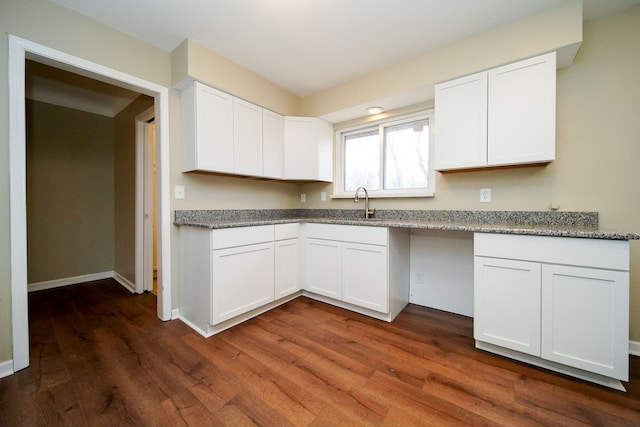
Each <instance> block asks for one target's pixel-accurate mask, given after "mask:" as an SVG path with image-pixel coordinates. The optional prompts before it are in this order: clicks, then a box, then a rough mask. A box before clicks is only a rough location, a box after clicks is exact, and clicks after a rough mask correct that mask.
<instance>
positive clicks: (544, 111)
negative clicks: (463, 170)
mask: <svg viewBox="0 0 640 427" xmlns="http://www.w3.org/2000/svg"><path fill="white" fill-rule="evenodd" d="M488 99H489V116H488V123H489V124H488V164H489V166H492V165H506V164H519V163H537V162H545V161H552V160H554V159H555V138H556V126H555V125H556V61H555V53H550V54H547V55H542V56H539V57H536V58H531V59H528V60H524V61H519V62H516V63H514V64H509V65H505V66H503V67H499V68H495V69H493V70H490V71H489V97H488ZM436 123H438V122H436ZM437 125H438V126H440V124H439V123H438V124H437Z"/></svg>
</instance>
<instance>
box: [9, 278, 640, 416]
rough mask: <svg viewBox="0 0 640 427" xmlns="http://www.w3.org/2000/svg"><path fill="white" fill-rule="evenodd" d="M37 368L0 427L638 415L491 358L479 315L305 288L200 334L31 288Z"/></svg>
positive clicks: (22, 376) (638, 382)
mask: <svg viewBox="0 0 640 427" xmlns="http://www.w3.org/2000/svg"><path fill="white" fill-rule="evenodd" d="M29 304H30V334H31V336H30V339H31V361H30V362H31V366H30V367H29V368H27V369H25V370H23V371H20V372H18V373H16V374H15V375H13V376H10V377H7V378H3V379H0V426H129V425H135V426H183V425H189V426H216V425H227V426H251V425H260V426H289V425H294V426H355V425H384V426H412V425H429V426H447V425H472V426H484V425H487V426H491V425H496V426H529V425H547V426H579V425H601V426H618V425H619V426H630V425H640V360H639V358H636V357H631V376H632V378H631V381H630V382H629V383H628V384H626V385H627V388H628V393H621V392H617V391H614V390H609V389H606V388H604V387H600V386H597V385H592V384H590V383H586V382H583V381H580V380H576V379H573V378H569V377H566V376H562V375H559V374H555V373H551V372H548V371H545V370H542V369H538V368H534V367H530V366H527V365H525V364H522V363H519V362H515V361H511V360H508V359H505V358H502V357H499V356H494V355H491V354H488V353H485V352H482V351H479V350H476V349H475V348H474V346H473V339H472V320H471V319H469V318H466V317H463V316H457V315H453V314H449V313H444V312H441V311H437V310H432V309H427V308H424V307H419V306H415V305H409V306H408V307H407V308H406V309H405V310H404V311H403V312H402V313H401V314H400V315H399V316H398V318H397V319H396V320H395V321H394V322H393V323H390V324H389V323H386V322H381V321H377V320H374V319H371V318H368V317H365V316H361V315H358V314H355V313H351V312H349V311H345V310H342V309H339V308H336V307H332V306H330V305H326V304H323V303H320V302H317V301H313V300H310V299H308V298H302V297H301V298H298V299H296V300H294V301H291V302H289V303H287V304H285V305H283V306H281V307H279V308H276V309H274V310H272V311H270V312H268V313H265V314H263V315H261V316H259V317H257V318H255V319H253V320H250V321H248V322H246V323H244V324H242V325H239V326H237V327H235V328H232V329H230V330H228V331H225V332H222V333H220V334H218V335H216V336H214V337H212V338H209V339H204V338H202V337H200V336H199V335H197V334H196V333H195V332H193V331H191V330H190V329H189V328H188V327H186V326H185V325H184V324H183V323H181V322H180V321H178V320H175V321H171V322H164V323H163V322H161V321H160V320H158V319H157V317H156V315H155V305H156V302H155V296H154V295H152V294H146V295H131V294H129V293H128V292H127V291H125V290H123V289H122V288H120V286H119V285H118V284H117V283H115V282H114V281H112V280H104V281H97V282H91V283H88V284H83V285H77V286H70V287H66V288H60V289H55V290H46V291H40V292H35V293H32V294H30V295H29Z"/></svg>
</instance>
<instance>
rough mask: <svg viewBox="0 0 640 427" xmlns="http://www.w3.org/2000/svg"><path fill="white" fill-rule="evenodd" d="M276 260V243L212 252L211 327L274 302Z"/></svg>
mask: <svg viewBox="0 0 640 427" xmlns="http://www.w3.org/2000/svg"><path fill="white" fill-rule="evenodd" d="M273 260H274V249H273V242H269V243H259V244H255V245H246V246H239V247H236V248H227V249H218V250H214V251H213V255H212V263H211V272H212V280H211V290H212V292H211V324H212V325H215V324H218V323H220V322H223V321H225V320H228V319H231V318H232V317H235V316H238V315H240V314H243V313H246V312H247V311H249V310H252V309H254V308H257V307H260V306H262V305H264V304H267V303H269V302H271V301H273V299H274V287H273V286H274V262H273Z"/></svg>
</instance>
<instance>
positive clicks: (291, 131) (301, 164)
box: [284, 117, 318, 179]
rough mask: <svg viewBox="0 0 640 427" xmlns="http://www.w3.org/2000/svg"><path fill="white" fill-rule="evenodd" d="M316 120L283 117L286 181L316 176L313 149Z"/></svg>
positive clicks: (315, 156) (314, 152) (316, 159)
mask: <svg viewBox="0 0 640 427" xmlns="http://www.w3.org/2000/svg"><path fill="white" fill-rule="evenodd" d="M315 139H316V119H315V118H313V117H285V119H284V176H285V178H286V179H314V177H315V176H317V175H318V151H317V149H315V147H314V146H315Z"/></svg>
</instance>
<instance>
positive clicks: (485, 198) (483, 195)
mask: <svg viewBox="0 0 640 427" xmlns="http://www.w3.org/2000/svg"><path fill="white" fill-rule="evenodd" d="M480 201H481V202H482V203H489V202H490V201H491V189H490V188H483V189H481V190H480Z"/></svg>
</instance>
